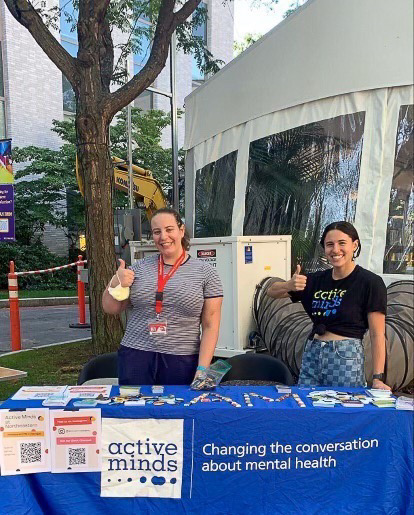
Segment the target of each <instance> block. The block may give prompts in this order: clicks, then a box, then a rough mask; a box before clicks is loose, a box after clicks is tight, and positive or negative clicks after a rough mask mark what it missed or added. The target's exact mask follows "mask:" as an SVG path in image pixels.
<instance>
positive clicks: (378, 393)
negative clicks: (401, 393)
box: [367, 388, 392, 399]
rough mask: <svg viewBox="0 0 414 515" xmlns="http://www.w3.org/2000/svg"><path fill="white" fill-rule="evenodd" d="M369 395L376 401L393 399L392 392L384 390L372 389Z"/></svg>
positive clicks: (368, 391)
mask: <svg viewBox="0 0 414 515" xmlns="http://www.w3.org/2000/svg"><path fill="white" fill-rule="evenodd" d="M367 393H368V395H370V396H371V397H373V398H374V399H391V398H392V392H391V391H390V390H382V389H380V388H371V389H369V390H367Z"/></svg>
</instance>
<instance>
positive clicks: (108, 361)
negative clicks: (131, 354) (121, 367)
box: [78, 352, 118, 384]
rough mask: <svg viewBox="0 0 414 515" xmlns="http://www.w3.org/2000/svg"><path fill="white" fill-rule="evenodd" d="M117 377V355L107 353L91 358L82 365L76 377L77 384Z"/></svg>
mask: <svg viewBox="0 0 414 515" xmlns="http://www.w3.org/2000/svg"><path fill="white" fill-rule="evenodd" d="M107 377H118V353H117V352H109V353H107V354H100V355H99V356H96V357H95V358H92V359H91V360H90V361H88V363H86V365H84V367H83V369H82V370H81V372H80V374H79V377H78V384H83V383H84V382H85V381H89V380H91V379H99V378H107Z"/></svg>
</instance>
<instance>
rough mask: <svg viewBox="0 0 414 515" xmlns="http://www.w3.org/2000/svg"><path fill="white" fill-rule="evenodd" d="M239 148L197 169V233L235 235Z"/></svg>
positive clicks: (203, 236)
mask: <svg viewBox="0 0 414 515" xmlns="http://www.w3.org/2000/svg"><path fill="white" fill-rule="evenodd" d="M236 163H237V150H235V151H234V152H231V153H230V154H227V155H225V156H224V157H222V158H221V159H218V160H217V161H214V162H212V163H209V164H208V165H206V166H203V168H201V169H200V170H197V172H196V180H195V225H194V236H195V237H196V238H206V237H210V236H231V220H232V214H233V204H234V189H235V179H236Z"/></svg>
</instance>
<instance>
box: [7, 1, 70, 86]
mask: <svg viewBox="0 0 414 515" xmlns="http://www.w3.org/2000/svg"><path fill="white" fill-rule="evenodd" d="M4 1H5V4H6V6H7V7H8V9H9V11H10V13H11V14H12V16H13V17H14V18H15V19H16V20H17V21H18V22H19V23H20V24H21V25H23V27H25V28H26V29H27V30H28V31H29V32H30V34H31V35H32V36H33V39H34V40H35V41H36V43H37V44H38V45H39V46H40V48H41V49H42V50H43V51H44V52H45V54H46V55H47V56H48V57H49V59H50V60H51V61H52V62H53V63H54V64H55V65H56V66H57V67H58V68H59V70H60V71H61V72H62V73H63V74H64V75H65V77H66V78H67V79H68V81H69V82H70V83H71V84H72V86H73V87H76V83H77V82H78V73H77V64H76V59H75V58H73V57H72V56H71V55H70V54H69V53H68V52H67V51H66V50H65V49H64V48H63V47H62V45H61V44H60V43H59V42H58V41H57V39H56V38H55V37H54V36H53V35H52V33H51V32H50V31H49V29H48V28H47V27H46V25H45V24H44V23H43V20H42V18H41V16H40V15H39V14H38V12H37V11H36V10H35V9H34V7H33V6H32V4H31V3H30V2H28V1H27V0H4Z"/></svg>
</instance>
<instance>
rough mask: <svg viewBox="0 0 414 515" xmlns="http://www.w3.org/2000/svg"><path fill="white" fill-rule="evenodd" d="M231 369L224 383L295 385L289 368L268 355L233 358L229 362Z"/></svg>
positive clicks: (250, 354) (246, 355) (243, 355)
mask: <svg viewBox="0 0 414 515" xmlns="http://www.w3.org/2000/svg"><path fill="white" fill-rule="evenodd" d="M227 362H228V363H229V364H230V365H231V369H230V370H229V371H228V372H227V374H226V375H225V376H224V377H223V381H238V380H244V381H270V382H275V383H282V384H286V385H293V384H294V381H293V377H292V374H291V373H290V371H289V369H288V367H287V366H286V365H285V364H284V363H283V361H280V359H277V358H274V357H273V356H270V355H268V354H256V353H253V352H251V353H246V354H239V355H237V356H233V357H231V358H229V359H228V360H227Z"/></svg>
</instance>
